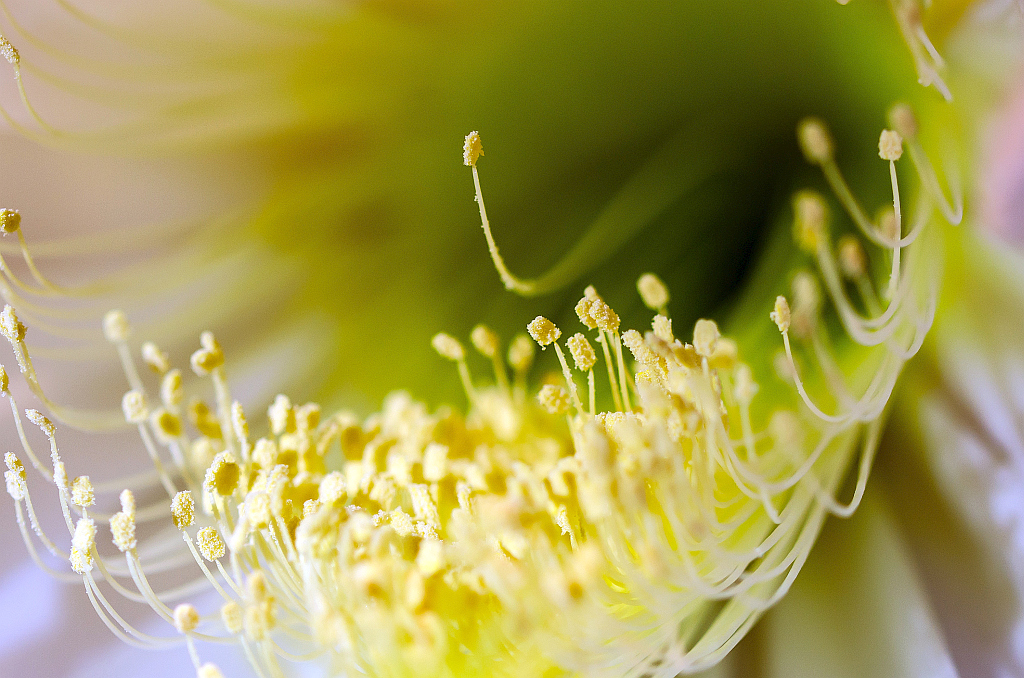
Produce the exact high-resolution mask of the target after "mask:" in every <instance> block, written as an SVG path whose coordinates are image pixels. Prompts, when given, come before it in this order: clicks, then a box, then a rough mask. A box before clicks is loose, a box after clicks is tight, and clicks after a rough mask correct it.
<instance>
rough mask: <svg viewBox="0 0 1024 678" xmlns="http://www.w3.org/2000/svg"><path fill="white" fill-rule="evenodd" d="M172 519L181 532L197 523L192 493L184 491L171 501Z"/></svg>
mask: <svg viewBox="0 0 1024 678" xmlns="http://www.w3.org/2000/svg"><path fill="white" fill-rule="evenodd" d="M171 518H172V519H173V520H174V526H175V527H177V528H178V529H179V530H184V529H185V528H186V527H191V526H192V525H193V524H195V522H196V504H195V502H194V501H193V500H192V492H191V491H190V490H183V491H181V492H178V493H177V494H175V495H174V498H173V499H171Z"/></svg>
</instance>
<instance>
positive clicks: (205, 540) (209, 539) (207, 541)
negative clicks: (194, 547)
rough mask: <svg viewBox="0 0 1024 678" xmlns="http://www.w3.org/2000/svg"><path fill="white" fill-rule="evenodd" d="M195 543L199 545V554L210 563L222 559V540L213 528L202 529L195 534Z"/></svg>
mask: <svg viewBox="0 0 1024 678" xmlns="http://www.w3.org/2000/svg"><path fill="white" fill-rule="evenodd" d="M196 543H197V544H198V545H199V552H200V553H202V554H203V558H206V559H207V560H208V561H210V562H211V563H212V562H213V561H215V560H218V559H220V558H223V557H224V540H223V539H221V536H220V532H218V531H217V530H216V529H215V528H213V527H204V528H203V529H201V530H199V531H198V532H196Z"/></svg>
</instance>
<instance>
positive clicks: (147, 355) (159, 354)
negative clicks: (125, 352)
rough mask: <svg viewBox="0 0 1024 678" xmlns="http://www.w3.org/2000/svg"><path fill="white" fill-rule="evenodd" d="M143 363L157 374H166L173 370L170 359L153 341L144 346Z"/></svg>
mask: <svg viewBox="0 0 1024 678" xmlns="http://www.w3.org/2000/svg"><path fill="white" fill-rule="evenodd" d="M142 362H144V363H146V365H148V366H149V369H151V370H153V371H154V372H156V373H157V374H166V373H167V370H169V369H171V359H170V357H168V355H167V353H166V352H165V351H161V350H160V347H159V346H157V345H156V344H154V343H153V342H152V341H147V342H145V343H144V344H142Z"/></svg>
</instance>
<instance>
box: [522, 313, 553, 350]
mask: <svg viewBox="0 0 1024 678" xmlns="http://www.w3.org/2000/svg"><path fill="white" fill-rule="evenodd" d="M526 329H527V331H528V332H529V333H530V336H531V337H533V340H534V341H536V342H537V343H538V344H540V345H541V346H550V345H551V344H553V343H555V342H556V341H558V338H559V337H560V336H562V330H560V329H558V328H557V327H556V326H555V324H554V323H553V322H551V321H550V320H548V319H547V318H545V317H544V316H542V315H539V316H537V317H536V318H534V319H533V320H532V321H530V324H529V325H527V326H526Z"/></svg>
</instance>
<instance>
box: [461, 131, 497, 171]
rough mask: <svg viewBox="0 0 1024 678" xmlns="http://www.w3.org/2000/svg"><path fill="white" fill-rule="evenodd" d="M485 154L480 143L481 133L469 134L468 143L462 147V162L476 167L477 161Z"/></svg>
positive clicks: (467, 136)
mask: <svg viewBox="0 0 1024 678" xmlns="http://www.w3.org/2000/svg"><path fill="white" fill-rule="evenodd" d="M499 150H500V149H499ZM483 154H484V147H483V144H482V143H480V133H479V132H470V133H469V134H467V135H466V143H465V144H464V145H463V147H462V162H463V163H465V164H466V166H468V167H476V161H477V159H478V158H479V157H480V156H481V155H483Z"/></svg>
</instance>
